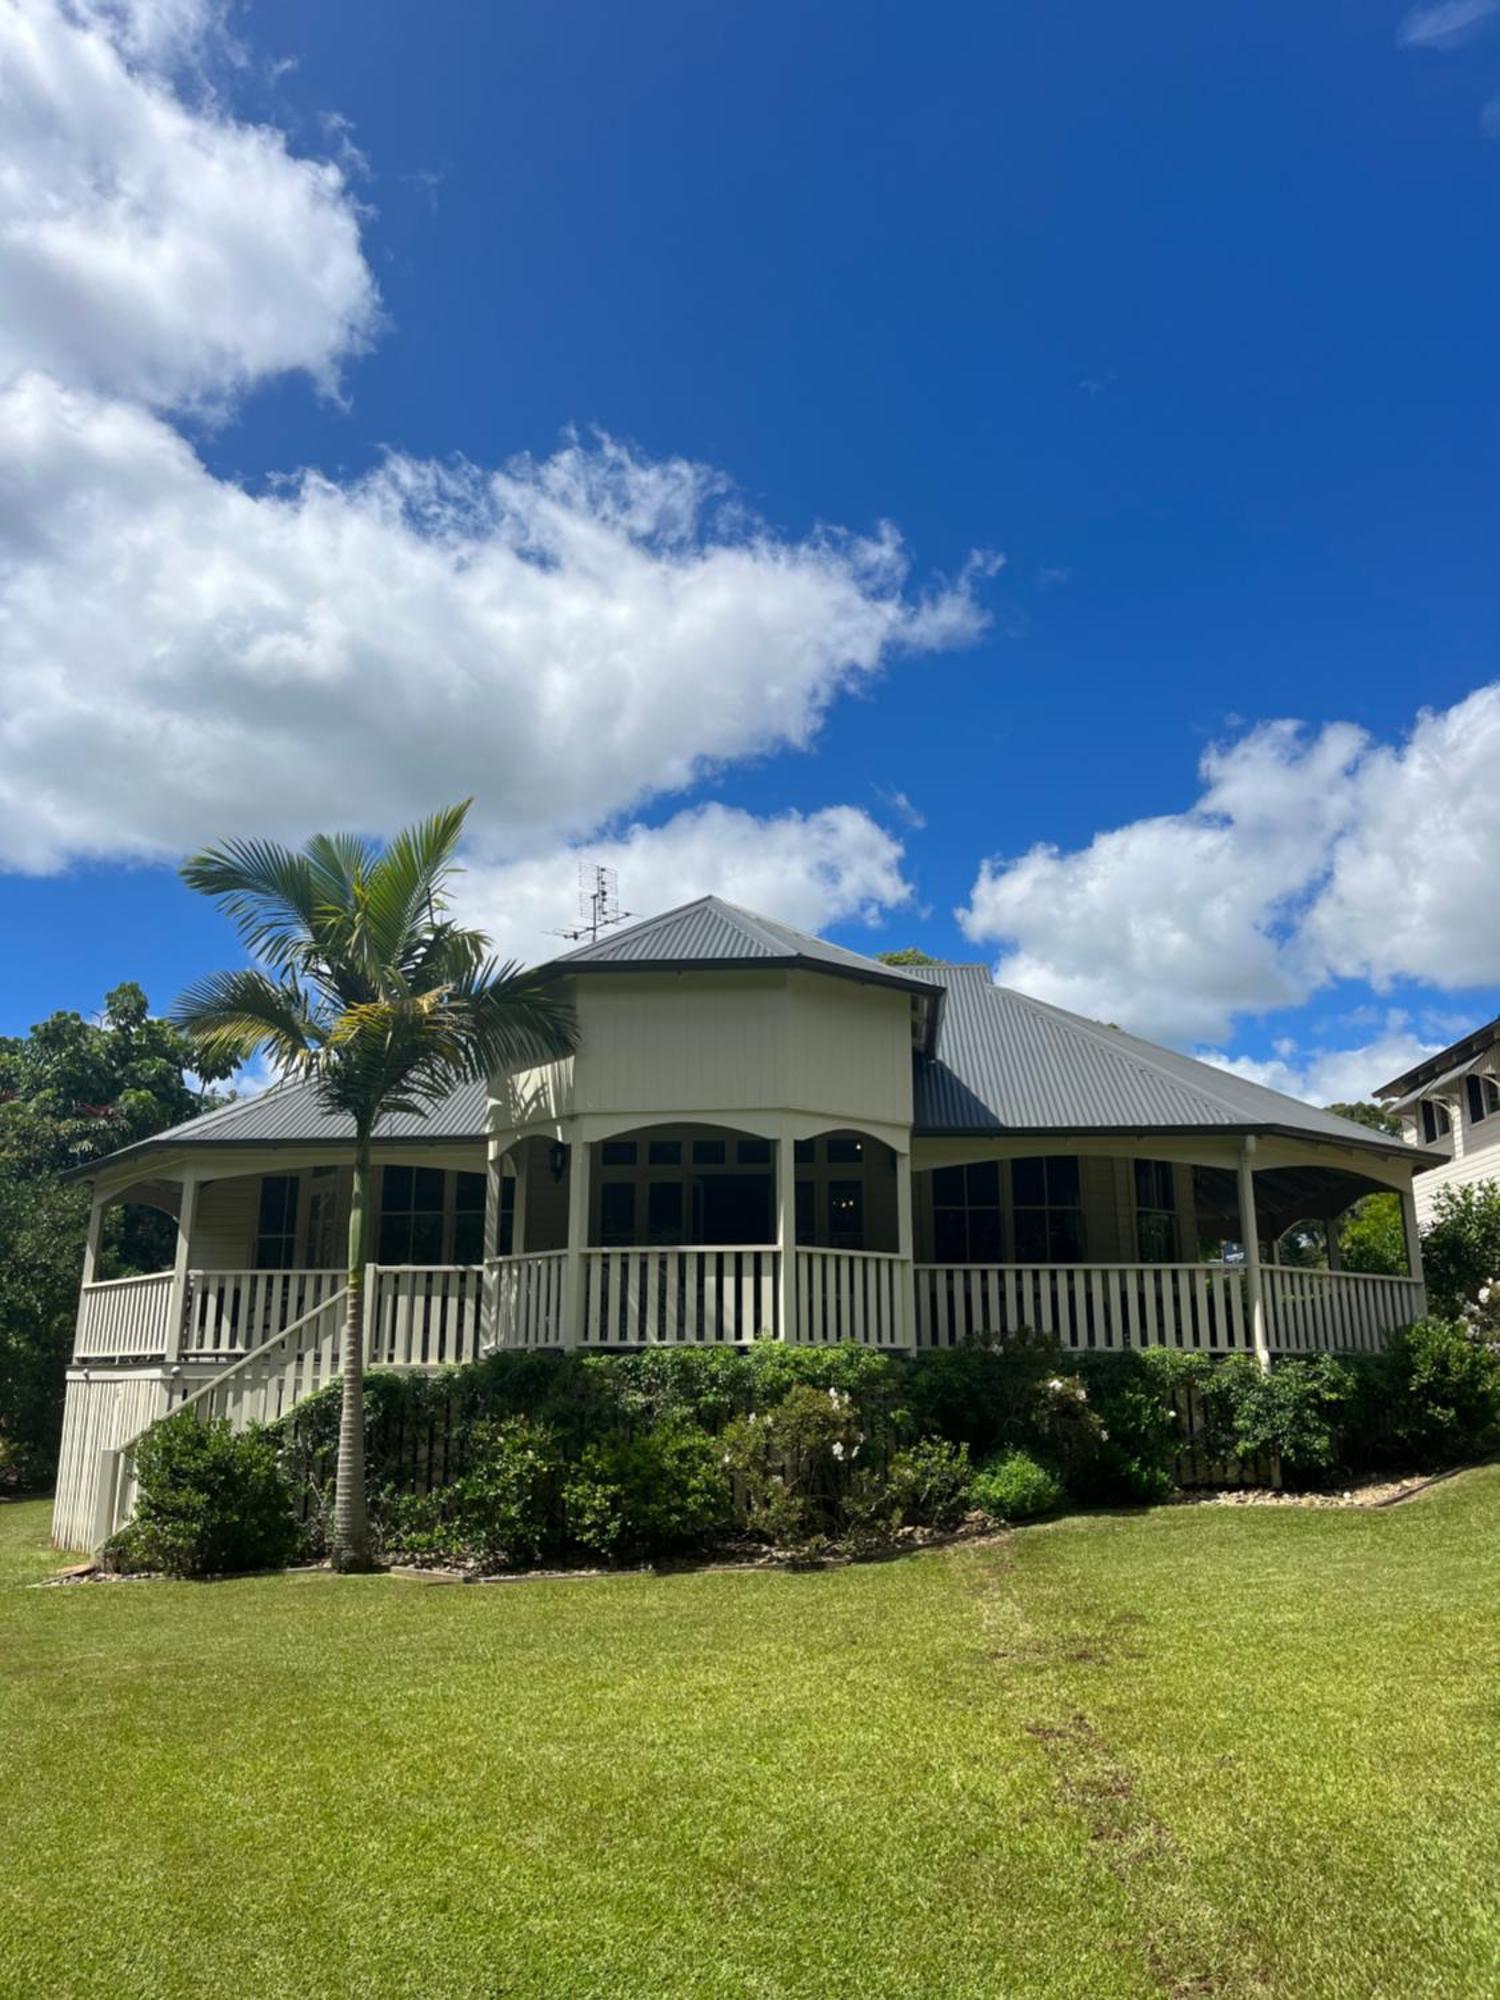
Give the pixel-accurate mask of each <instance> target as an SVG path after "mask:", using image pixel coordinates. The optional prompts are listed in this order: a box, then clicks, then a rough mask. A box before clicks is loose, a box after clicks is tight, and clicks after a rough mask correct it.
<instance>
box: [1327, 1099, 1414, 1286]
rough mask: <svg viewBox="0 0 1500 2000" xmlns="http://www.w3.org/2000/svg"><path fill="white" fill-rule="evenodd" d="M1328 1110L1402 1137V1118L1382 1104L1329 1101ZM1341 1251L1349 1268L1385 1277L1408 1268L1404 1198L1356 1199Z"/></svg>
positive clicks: (1343, 1228) (1345, 1219)
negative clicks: (1393, 1114)
mask: <svg viewBox="0 0 1500 2000" xmlns="http://www.w3.org/2000/svg"><path fill="white" fill-rule="evenodd" d="M1324 1109H1325V1110H1326V1111H1333V1112H1337V1114H1338V1116H1339V1117H1340V1118H1349V1119H1352V1120H1353V1122H1354V1123H1355V1124H1356V1125H1365V1126H1368V1127H1369V1129H1370V1131H1372V1132H1380V1133H1383V1134H1384V1135H1385V1136H1386V1137H1387V1138H1388V1139H1399V1138H1400V1137H1401V1120H1400V1119H1399V1118H1393V1117H1392V1116H1391V1114H1390V1112H1389V1111H1387V1110H1386V1108H1385V1106H1384V1105H1383V1104H1371V1103H1368V1102H1366V1101H1363V1100H1362V1101H1360V1102H1357V1103H1353V1104H1328V1105H1325V1106H1324ZM1339 1255H1340V1258H1341V1259H1342V1262H1343V1266H1344V1269H1345V1270H1346V1271H1371V1272H1377V1273H1379V1274H1381V1275H1383V1276H1386V1277H1393V1278H1396V1277H1402V1276H1404V1275H1405V1272H1406V1225H1405V1223H1404V1222H1403V1220H1402V1216H1401V1198H1400V1196H1399V1195H1394V1194H1367V1195H1365V1196H1363V1197H1362V1198H1361V1199H1360V1200H1359V1201H1357V1202H1355V1204H1354V1206H1353V1207H1352V1208H1351V1209H1348V1210H1347V1211H1346V1212H1345V1214H1344V1215H1343V1216H1342V1217H1341V1219H1340V1221H1339Z"/></svg>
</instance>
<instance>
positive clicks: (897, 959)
mask: <svg viewBox="0 0 1500 2000" xmlns="http://www.w3.org/2000/svg"><path fill="white" fill-rule="evenodd" d="M875 956H876V957H877V958H878V959H879V960H880V963H881V964H882V965H941V964H942V962H943V961H942V960H941V959H940V958H930V957H929V956H928V955H927V953H926V952H925V951H918V949H917V947H916V946H915V945H914V944H909V945H907V946H905V948H904V949H903V950H901V951H878V952H876V954H875Z"/></svg>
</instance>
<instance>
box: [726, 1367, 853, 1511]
mask: <svg viewBox="0 0 1500 2000" xmlns="http://www.w3.org/2000/svg"><path fill="white" fill-rule="evenodd" d="M863 1445H864V1432H863V1431H862V1430H861V1429H860V1427H859V1420H858V1417H857V1415H856V1412H855V1410H854V1406H853V1402H852V1400H851V1398H850V1396H849V1395H848V1394H847V1393H846V1392H844V1391H841V1390H838V1389H816V1388H814V1387H813V1386H812V1384H811V1383H810V1382H802V1383H799V1384H798V1385H797V1386H796V1387H795V1388H793V1389H791V1390H790V1391H789V1392H788V1393H787V1394H786V1395H784V1396H783V1397H782V1399H781V1401H780V1402H778V1403H775V1404H773V1405H772V1407H771V1408H770V1409H768V1410H764V1411H757V1410H752V1411H750V1412H749V1414H748V1415H747V1416H743V1417H739V1418H736V1420H735V1421H734V1422H733V1423H732V1424H730V1425H729V1427H728V1429H727V1430H726V1431H725V1433H724V1444H723V1449H724V1458H725V1463H726V1464H727V1465H728V1467H729V1470H730V1474H731V1477H732V1481H733V1487H734V1494H735V1502H736V1510H737V1513H738V1515H739V1518H740V1520H741V1521H742V1523H743V1524H744V1526H745V1527H747V1528H748V1529H749V1530H750V1532H751V1533H752V1534H756V1535H761V1536H763V1537H764V1538H765V1539H766V1540H767V1541H769V1542H772V1543H774V1544H776V1545H777V1546H779V1547H784V1548H801V1547H804V1546H806V1545H807V1544H809V1543H812V1542H815V1541H824V1540H833V1539H835V1538H836V1537H837V1536H838V1534H839V1531H840V1529H841V1527H842V1526H843V1516H844V1503H845V1498H846V1495H847V1494H848V1492H849V1489H850V1485H851V1482H852V1481H853V1478H854V1472H855V1464H856V1461H857V1460H858V1458H859V1454H860V1451H861V1449H862V1448H863Z"/></svg>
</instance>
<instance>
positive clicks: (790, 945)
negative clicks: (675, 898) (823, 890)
mask: <svg viewBox="0 0 1500 2000" xmlns="http://www.w3.org/2000/svg"><path fill="white" fill-rule="evenodd" d="M746 964H752V965H754V964H759V965H766V966H770V965H803V966H810V967H813V968H814V969H816V970H818V971H821V972H837V973H842V974H844V975H846V976H847V977H850V978H855V979H870V980H874V981H876V982H877V983H879V984H880V985H882V986H902V987H906V988H907V989H908V990H909V991H912V992H923V993H927V992H930V991H931V988H932V984H933V982H932V981H930V980H914V979H912V978H911V977H910V973H909V968H907V967H905V966H901V967H896V966H890V965H882V964H881V962H880V960H879V959H878V958H866V957H864V956H863V954H862V953H860V952H857V951H847V950H846V949H845V948H844V946H843V945H841V944H830V943H829V942H828V940H827V939H826V938H820V937H814V936H812V934H811V933H810V932H808V931H799V930H794V929H793V928H792V926H791V925H790V924H783V923H778V922H777V921H776V919H775V918H774V917H762V916H757V915H756V913H755V911H753V910H742V909H740V908H739V907H738V905H737V904H734V903H726V902H723V901H722V900H721V899H720V898H719V897H718V896H700V897H699V898H698V899H697V901H696V902H692V903H683V904H682V905H681V906H680V907H679V908H678V909H675V910H664V911H663V912H662V914H661V915H660V916H659V917H648V918H646V920H645V921H644V922H643V923H639V924H632V925H631V926H630V928H629V930H623V931H614V932H612V933H611V934H610V935H609V936H608V937H601V938H596V939H595V940H594V942H593V943H592V944H586V945H583V946H581V947H580V949H579V950H577V951H570V952H565V953H564V954H563V956H562V957H561V958H557V959H554V960H553V961H552V963H551V964H550V965H547V966H543V967H542V968H541V970H542V971H544V972H553V971H556V972H570V973H572V972H585V971H594V970H599V971H602V970H607V969H609V968H615V969H624V970H629V971H633V972H642V971H647V970H651V971H661V970H664V969H670V968H673V967H677V966H690V965H746Z"/></svg>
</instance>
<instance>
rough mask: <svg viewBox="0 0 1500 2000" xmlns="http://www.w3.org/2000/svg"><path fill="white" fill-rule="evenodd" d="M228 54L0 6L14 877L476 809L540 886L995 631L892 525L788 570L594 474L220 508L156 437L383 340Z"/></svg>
mask: <svg viewBox="0 0 1500 2000" xmlns="http://www.w3.org/2000/svg"><path fill="white" fill-rule="evenodd" d="M218 24H219V15H218V12H217V9H216V7H215V6H213V5H212V4H210V0H75V4H74V5H73V6H72V7H71V8H67V7H61V6H56V5H48V4H44V0H0V866H5V865H9V866H12V867H19V868H32V869H47V868H54V867H58V866H61V865H64V864H65V863H66V862H67V861H69V860H70V859H72V858H74V857H78V856H96V857H102V858H108V857H121V858H133V857H138V858H154V857H164V856H175V855H176V854H178V853H180V852H181V850H182V849H183V848H185V847H190V846H193V845H195V844H199V843H202V842H204V841H206V840H208V839H211V838H216V837H223V836H226V835H230V834H235V833H245V832H250V831H258V832H262V833H266V834H273V835H281V836H283V837H288V838H296V837H299V836H301V835H303V834H305V833H307V832H308V831H310V830H311V829H312V828H314V827H317V826H325V825H330V824H335V825H337V824H344V825H353V826H360V827H365V828H368V829H369V830H371V831H376V832H379V831H384V830H388V829H389V828H390V827H392V826H394V825H395V824H397V823H399V822H400V821H401V820H402V819H404V818H406V817H409V816H411V815H413V814H415V813H419V812H423V811H426V810H429V809H430V808H431V806H432V804H433V803H434V801H436V800H440V799H451V798H455V797H461V796H464V795H467V794H470V793H472V794H473V795H474V796H475V798H476V801H477V804H476V811H475V816H474V822H473V824H474V826H475V829H476V834H477V836H478V837H479V839H480V840H481V842H487V843H488V850H487V851H490V852H493V851H494V850H495V847H496V844H497V843H501V842H503V843H506V845H507V847H508V850H509V851H510V852H511V853H515V854H533V853H537V852H541V851H545V850H546V849H547V848H549V847H555V846H556V844H557V843H558V842H559V841H562V840H567V839H570V838H574V837H577V836H580V835H582V834H584V833H586V832H588V831H590V830H591V829H594V828H597V827H599V826H600V825H602V824H607V823H608V822H609V821H610V820H612V819H613V818H614V817H615V816H616V815H618V814H619V813H621V812H626V811H630V810H632V809H634V808H636V807H638V806H639V805H640V804H641V803H642V802H644V801H645V800H647V799H648V798H651V797H653V796H657V795H660V794H663V793H671V792H674V791H680V790H682V789H684V788H685V787H687V786H690V785H691V784H693V783H694V782H696V781H697V780H699V779H700V778H701V777H703V776H704V774H705V773H707V772H709V771H712V770H713V769H714V768H716V767H717V766H719V765H721V764H723V763H724V762H726V761H729V760H733V759H737V758H744V757H748V756H754V755H757V754H761V753H765V752H770V751H774V750H778V749H782V748H785V747H788V746H790V747H802V746H805V745H806V744H808V743H809V742H810V741H811V739H812V737H813V736H814V734H815V733H816V731H817V729H818V726H819V723H820V721H821V719H822V717H823V714H824V713H825V711H826V709H827V707H828V705H829V704H830V703H831V702H832V701H833V700H834V699H835V698H836V697H837V696H838V695H839V694H840V692H841V691H843V690H845V689H846V688H849V687H852V686H854V685H857V684H859V683H862V682H864V681H866V680H868V678H869V677H870V676H871V675H873V674H875V673H876V672H878V671H879V670H880V669H881V668H882V667H884V666H885V665H886V664H887V663H888V662H889V661H890V660H891V659H892V658H893V657H894V656H896V655H897V654H899V653H901V652H903V651H910V652H930V651H932V650H934V649H937V648H940V647H943V646H946V645H950V644H953V643H956V642H959V641H961V640H964V639H966V638H968V637H970V636H972V635H973V634H974V633H975V632H976V631H977V630H978V629H980V627H981V625H982V624H983V622H984V621H983V618H982V615H981V613H980V612H979V610H978V608H977V607H976V604H975V601H974V597H973V594H972V586H973V583H974V581H975V579H976V578H977V577H979V576H980V575H983V574H987V573H988V572H989V571H991V570H992V569H993V568H994V567H995V559H993V558H988V557H976V558H974V559H972V561H971V563H970V565H969V566H968V567H967V568H966V569H965V571H964V572H963V573H962V574H961V575H960V576H959V578H958V579H957V580H956V581H954V582H953V583H951V584H948V585H945V586H942V587H940V588H938V589H936V590H934V591H932V592H930V593H927V594H925V595H924V594H921V593H913V592H912V591H910V590H909V589H908V587H907V561H906V557H905V554H904V552H903V549H902V545H901V541H900V538H899V536H898V535H897V533H896V531H895V530H894V529H893V528H891V527H889V526H887V525H882V526H880V527H879V528H878V529H877V530H876V531H875V532H874V533H872V534H870V535H868V536H864V537H860V536H854V535H849V534H845V533H842V532H840V531H837V530H831V529H829V530H820V531H818V532H815V533H813V534H810V535H806V536H803V537H800V538H792V537H788V536H786V535H780V534H777V533H775V532H773V531H772V530H771V529H769V528H768V527H766V526H764V525H763V524H761V523H760V522H758V521H755V520H753V519H751V518H750V517H749V516H748V514H747V513H746V511H745V510H744V509H743V508H742V507H740V506H738V505H737V503H736V502H735V499H734V496H733V494H732V492H731V491H730V489H729V486H728V483H727V481H725V480H724V479H723V478H722V477H721V476H720V475H719V474H717V473H715V472H713V471H711V470H709V469H707V468H705V467H702V466H699V465H694V464H690V463H688V462H686V461H685V460H681V459H666V460H662V461H651V460H648V459H646V458H644V457H643V456H641V455H639V454H637V453H633V452H631V451H629V450H627V449H625V448H623V447H621V446H618V445H616V444H614V443H612V442H610V441H609V440H607V439H605V440H602V441H600V442H599V443H597V444H596V445H594V446H591V447H585V446H582V445H578V444H576V443H570V444H568V445H566V446H565V447H564V448H563V449H561V450H560V451H558V452H557V453H556V454H555V455H553V456H552V457H551V458H548V459H545V460H541V461H534V460H531V459H519V460H516V461H513V462H512V463H510V464H507V465H504V466H502V467H500V468H499V469H496V470H484V469H480V468H477V467H474V466H470V465H467V464H463V463H457V464H447V465H435V464H432V463H428V462H423V461H419V460H415V459H412V458H409V457H403V456H401V455H399V454H394V455H392V456H390V457H388V458H387V459H386V460H385V461H384V462H383V463H382V464H381V465H380V466H379V467H378V468H377V470H376V471H375V472H373V473H372V474H371V475H369V476H368V477H366V478H364V479H361V480H358V481H355V482H349V483H344V484H339V483H336V482H334V481H332V480H329V479H326V478H323V477H321V476H320V475H318V474H317V473H315V472H303V473H300V474H298V475H297V476H295V477H293V478H290V479H287V480H283V481H280V482H273V483H272V484H271V486H270V488H269V489H268V490H267V491H264V492H255V493H252V492H250V491H249V490H247V489H246V488H244V487H242V486H240V485H237V484H235V483H233V482H231V481H227V480H223V479H219V478H216V477H214V476H213V475H212V474H211V473H210V472H209V471H208V470H207V468H206V467H205V466H204V464H203V463H202V462H201V460H200V459H199V458H198V457H197V455H196V454H195V453H194V451H193V450H192V449H191V448H190V446H189V445H188V443H187V442H186V441H185V439H184V438H183V436H182V435H181V434H180V433H179V431H178V430H176V429H174V428H172V427H171V425H170V424H169V423H168V421H167V420H166V416H165V414H164V413H165V412H166V411H167V410H168V409H170V408H173V407H177V406H180V407H191V408H193V409H195V410H198V411H202V410H204V409H209V410H220V411H222V410H224V409H226V408H227V407H228V405H229V404H230V403H232V401H233V399H234V398H235V397H236V396H238V395H239V394H240V393H242V392H243V391H244V390H245V389H246V388H247V387H248V386H249V385H250V384H252V383H253V382H255V381H257V380H259V379H261V378H263V377H266V376H269V375H272V374H275V373H278V372H284V371H286V370H289V369H301V370H304V371H306V372H307V373H308V374H309V375H311V376H312V377H313V378H315V379H316V380H317V381H319V382H320V383H323V384H325V385H327V384H331V383H332V381H333V380H334V378H335V375H336V372H337V369H338V366H339V363H340V362H341V360H343V359H344V358H345V357H347V356H348V355H349V354H350V353H351V352H352V351H354V350H355V349H356V348H357V347H358V345H359V344H360V342H361V341H362V340H363V339H364V338H365V337H366V336H367V334H368V332H369V330H370V327H371V324H372V321H373V317H374V314H375V308H376V300H375V290H374V285H373V282H372V280H371V278H370V274H369V270H368V267H367V265H366V263H365V260H364V256H363V252H362V250H361V247H360V241H359V217H358V214H357V211H356V209H355V206H354V204H353V202H352V201H351V199H350V195H349V190H348V187H347V185H346V183H345V180H344V179H343V177H342V176H341V174H340V172H339V170H338V169H337V168H335V167H333V166H330V165H328V164H326V163H321V162H316V161H309V160H305V159H298V158H295V157H294V156H293V155H292V154H291V153H290V152H289V151H288V149H287V145H286V142H285V138H284V136H283V135H282V134H281V133H279V132H276V131H272V130H267V129H265V128H260V127H250V126H247V125H244V124H239V123H236V122H234V121H233V120H232V119H231V118H230V117H229V116H227V115H226V113H225V112H224V110H223V109H222V107H221V105H220V104H219V103H218V101H217V100H216V99H215V98H214V97H213V95H212V94H211V92H209V91H208V90H207V88H206V86H203V85H201V83H200V84H199V86H198V88H197V90H196V95H195V97H194V100H193V101H192V102H191V103H189V102H188V100H187V98H186V97H185V96H184V94H183V93H184V91H185V90H186V89H187V88H188V87H189V86H188V85H187V84H184V83H183V82H182V81H181V78H182V77H183V76H184V75H190V73H191V70H192V66H193V65H194V64H195V63H197V64H200V65H202V64H203V63H204V62H205V50H206V49H208V48H210V46H211V38H212V37H213V35H214V34H215V33H216V32H218ZM329 129H330V131H331V132H332V133H333V135H334V137H335V139H336V141H337V142H338V144H339V146H340V148H341V150H342V151H343V152H344V153H345V154H346V155H347V153H348V151H349V143H348V139H347V132H346V131H345V129H344V128H343V127H342V126H341V125H340V124H339V123H338V121H336V120H335V121H334V122H333V124H331V125H330V128H329Z"/></svg>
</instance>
